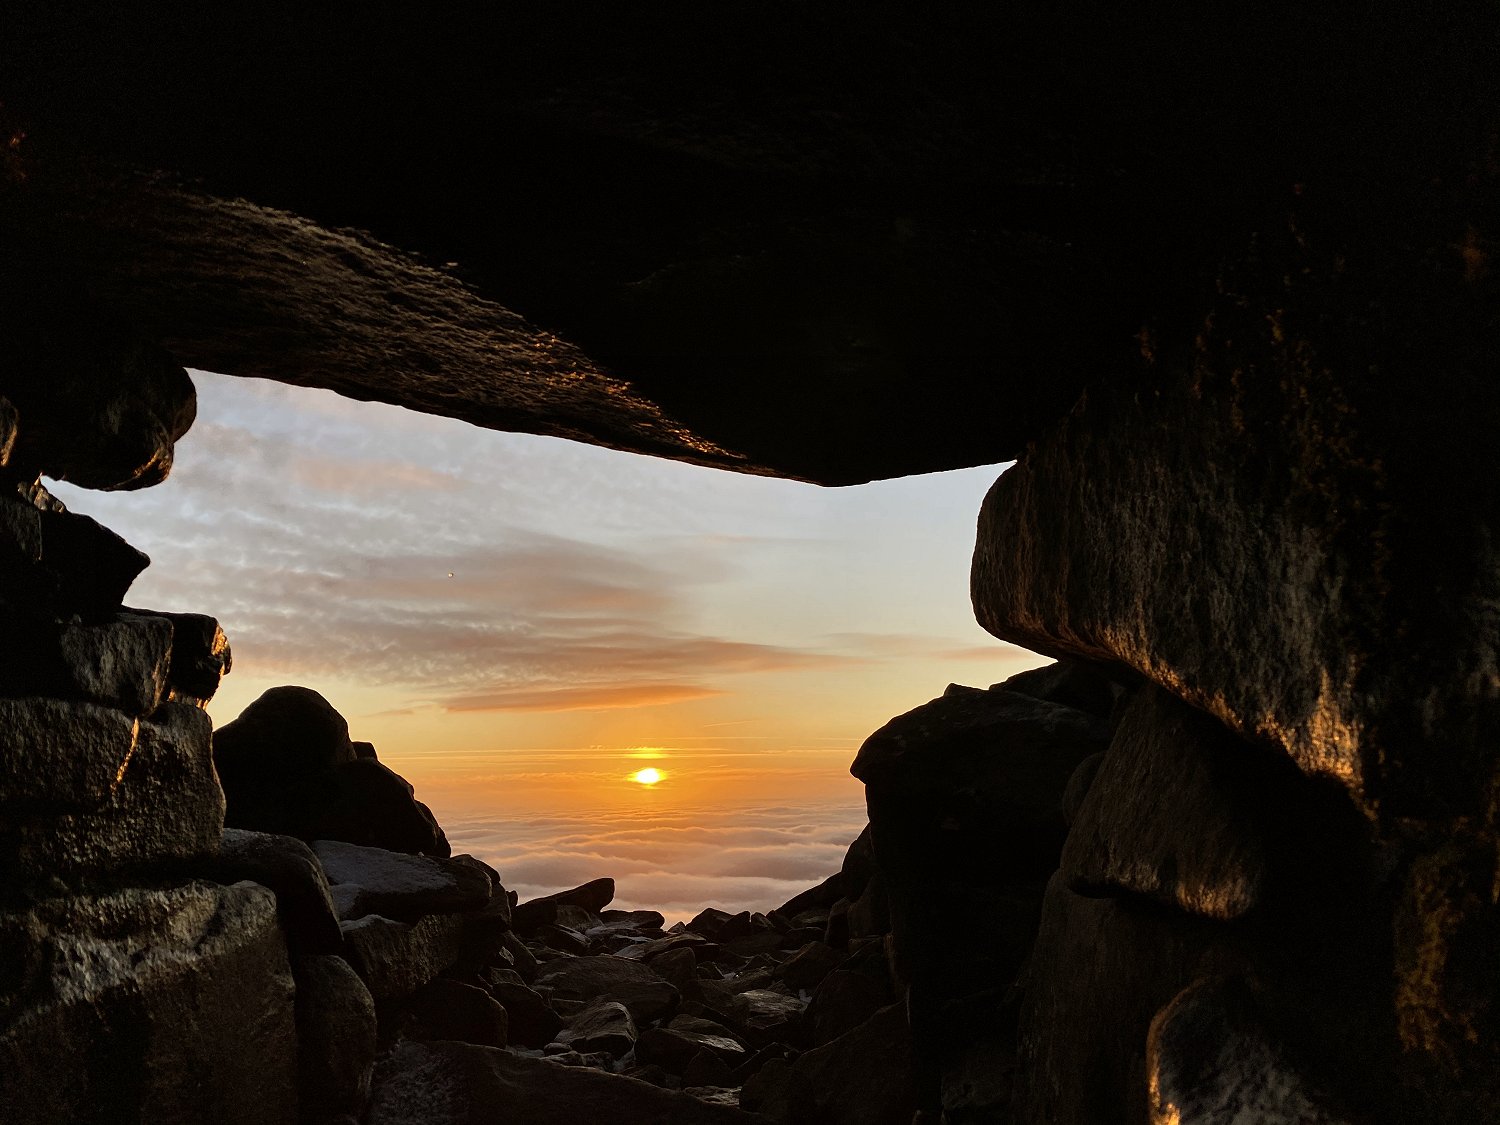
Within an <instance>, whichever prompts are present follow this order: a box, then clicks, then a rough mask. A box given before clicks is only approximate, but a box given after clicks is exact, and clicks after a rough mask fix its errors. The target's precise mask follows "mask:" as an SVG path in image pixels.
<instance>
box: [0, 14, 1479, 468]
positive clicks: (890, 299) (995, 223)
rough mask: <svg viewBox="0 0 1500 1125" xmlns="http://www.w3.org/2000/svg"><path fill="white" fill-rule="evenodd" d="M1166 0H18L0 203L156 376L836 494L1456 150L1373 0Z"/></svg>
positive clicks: (1043, 398)
mask: <svg viewBox="0 0 1500 1125" xmlns="http://www.w3.org/2000/svg"><path fill="white" fill-rule="evenodd" d="M1474 7H1475V14H1476V18H1478V15H1479V14H1480V13H1479V6H1477V5H1475V6H1474ZM1346 9H1348V10H1346ZM1161 15H1162V17H1163V18H1162V19H1161V20H1160V21H1147V20H1144V19H1135V18H1126V17H1124V16H1114V17H1111V18H1104V15H1103V13H1101V12H1098V11H1094V10H1093V6H1091V5H1087V4H1078V5H1071V6H1067V7H1065V8H1064V9H1062V10H1059V11H1046V12H1044V11H1042V10H1041V6H1039V5H1038V6H1031V5H1023V6H1009V7H1007V8H1006V9H1005V10H1003V11H1000V10H995V11H991V10H989V9H988V8H987V7H986V8H983V9H981V8H980V7H978V6H976V7H975V8H974V9H973V10H964V11H953V12H947V13H943V14H935V13H932V12H930V11H927V10H926V9H920V10H919V9H918V8H917V7H916V6H910V5H903V4H895V5H890V6H887V8H884V9H882V10H881V11H879V12H854V11H852V10H846V9H845V7H844V6H842V5H837V4H825V5H804V4H792V3H774V4H771V5H769V6H767V5H761V4H758V5H749V4H729V5H715V6H712V8H711V9H709V8H704V7H703V6H695V5H690V4H687V3H668V4H661V5H652V6H651V7H650V9H649V10H647V9H640V10H626V9H616V8H610V9H607V10H606V9H603V8H602V7H601V8H598V9H597V10H596V6H592V5H548V6H546V7H545V8H537V9H534V10H529V11H528V10H517V9H514V8H512V7H510V6H497V5H492V4H480V3H464V4H454V5H448V6H445V8H444V9H443V13H442V16H441V17H440V18H437V17H431V16H427V15H421V14H417V13H413V12H412V11H411V10H410V9H409V8H406V7H397V6H395V5H384V4H376V5H371V6H367V7H364V8H361V9H360V12H359V14H358V16H357V18H354V17H350V16H349V14H348V13H344V12H340V11H336V10H323V9H318V10H309V9H306V8H293V7H292V6H289V5H284V4H278V3H271V2H259V3H256V2H247V3H241V4H236V5H234V6H232V7H231V8H222V7H221V8H217V9H214V10H213V11H206V10H203V9H201V8H198V7H195V6H193V5H187V4H171V3H169V4H163V5H152V6H151V9H150V11H149V12H125V11H121V10H117V9H115V8H113V7H111V6H107V5H95V6H92V7H91V8H87V9H84V10H83V11H82V13H81V14H79V13H77V12H70V13H69V14H67V15H63V14H60V13H58V12H57V11H55V10H52V9H51V6H46V5H40V4H34V5H23V6H22V7H21V10H20V11H18V12H15V13H13V16H14V19H13V22H12V24H11V33H10V34H8V35H7V42H6V44H5V45H4V46H0V62H3V64H4V65H3V68H0V69H3V73H4V74H5V75H6V76H7V77H6V79H5V81H4V83H3V87H0V102H3V104H4V113H5V115H6V117H7V121H6V122H5V124H6V126H7V131H8V132H9V133H12V134H14V135H15V137H16V145H15V146H14V147H13V148H11V149H9V150H8V155H7V160H6V163H5V165H4V172H5V176H4V179H5V195H6V205H5V212H6V215H7V218H6V220H5V227H6V229H5V230H4V232H3V233H4V237H5V239H6V241H7V242H8V243H9V244H10V249H11V260H12V262H13V263H24V262H26V258H27V253H29V254H30V255H31V257H32V262H31V263H30V264H29V265H27V266H25V267H24V268H27V269H30V268H32V266H34V267H35V269H36V270H38V271H40V272H43V273H50V274H52V275H53V276H55V277H57V278H59V279H60V280H61V283H63V284H67V285H76V286H81V287H83V288H85V289H86V290H88V291H89V292H90V293H91V294H92V295H93V296H94V297H95V298H97V299H99V300H101V301H103V302H104V303H106V304H107V305H109V306H110V307H111V308H114V309H116V310H117V311H118V312H119V313H120V315H122V316H124V317H126V318H127V319H129V320H131V321H132V322H134V323H135V324H137V325H138V326H139V327H140V328H141V329H142V330H143V332H144V333H145V334H146V335H148V336H151V337H154V338H156V339H160V340H162V341H164V342H165V343H167V344H168V345H169V347H170V348H171V350H172V351H173V352H174V353H175V354H176V355H177V357H178V359H180V360H181V361H183V362H184V363H187V364H189V365H194V366H202V367H206V368H210V369H214V370H220V371H225V372H227V373H230V374H240V375H264V376H269V377H272V378H276V379H281V380H284V381H288V382H296V383H305V384H311V385H318V386H325V387H330V388H332V389H335V390H337V391H339V392H341V393H344V394H348V395H351V396H354V397H360V398H375V399H382V400H384V401H388V402H395V403H398V404H401V405H405V406H410V407H412V408H414V409H418V410H423V411H427V412H432V413H439V414H449V415H453V416H456V417H460V418H464V419H465V420H468V421H471V422H474V423H476V424H479V425H484V426H491V427H496V428H503V429H517V430H530V431H535V432H541V433H549V434H556V435H559V436H565V437H571V438H576V439H579V440H584V441H590V442H593V443H596V444H602V445H607V446H614V447H617V448H622V449H630V450H635V451H638V452H644V453H649V454H655V455H661V456H669V457H676V458H680V459H683V460H689V461H696V462H699V463H703V464H709V465H715V466H719V467H725V468H732V469H738V470H741V471H747V472H758V473H770V474H774V475H783V476H791V477H798V478H802V479H807V480H812V481H817V482H820V483H828V484H847V483H855V482H859V481H863V480H868V479H872V478H879V477H888V476H898V475H903V474H907V473H912V472H922V471H931V470H937V469H945V468H955V467H960V466H965V465H972V464H984V463H995V462H999V461H1002V460H1006V459H1010V458H1012V457H1014V456H1015V455H1016V454H1017V453H1018V452H1019V451H1020V449H1021V448H1022V446H1023V445H1024V444H1025V442H1026V441H1027V440H1029V439H1030V438H1031V437H1033V436H1034V435H1035V434H1036V433H1037V432H1038V431H1039V430H1040V428H1041V427H1043V426H1044V425H1045V424H1046V423H1047V422H1049V421H1051V420H1052V419H1054V418H1056V417H1057V416H1059V415H1061V414H1063V413H1065V412H1066V411H1067V410H1068V409H1069V407H1070V406H1071V405H1072V403H1073V402H1074V400H1075V399H1076V397H1077V394H1078V392H1079V391H1080V389H1081V388H1082V387H1083V386H1084V385H1085V384H1086V383H1087V382H1089V381H1090V380H1094V379H1099V378H1112V377H1117V376H1118V375H1120V374H1121V373H1128V372H1129V371H1131V370H1132V367H1133V364H1134V363H1135V362H1136V360H1135V358H1134V357H1135V353H1136V350H1137V345H1136V340H1135V336H1136V334H1137V333H1138V332H1139V331H1140V329H1141V327H1142V325H1143V324H1148V323H1150V322H1153V321H1154V322H1157V323H1158V324H1159V323H1160V322H1161V321H1163V320H1168V321H1170V320H1171V319H1172V313H1173V309H1174V307H1175V306H1176V305H1177V303H1179V302H1182V301H1184V299H1185V298H1187V296H1188V294H1193V295H1195V296H1196V295H1198V294H1199V293H1200V292H1201V289H1202V286H1203V285H1205V284H1209V285H1211V278H1212V274H1213V270H1214V268H1215V266H1216V265H1217V258H1218V256H1219V255H1221V254H1222V253H1224V252H1226V247H1236V248H1238V247H1239V246H1240V245H1242V241H1240V240H1241V239H1242V236H1243V234H1244V232H1245V231H1247V230H1253V229H1254V228H1255V227H1256V226H1257V225H1258V224H1260V223H1262V222H1263V221H1265V220H1266V219H1267V217H1268V216H1274V215H1275V214H1276V213H1277V212H1278V210H1281V211H1282V212H1284V210H1285V201H1286V198H1287V193H1288V192H1289V191H1290V190H1291V189H1292V185H1293V184H1294V182H1295V183H1301V182H1304V181H1308V182H1311V183H1313V184H1314V185H1323V186H1324V187H1325V188H1327V189H1329V190H1334V189H1338V190H1342V189H1343V188H1345V187H1348V186H1350V185H1355V186H1356V188H1357V191H1358V192H1362V193H1363V195H1364V196H1366V197H1368V196H1369V195H1370V194H1371V191H1372V189H1371V188H1370V187H1369V186H1364V187H1359V186H1358V185H1370V184H1375V185H1378V191H1379V192H1380V193H1382V194H1383V195H1386V196H1400V195H1401V194H1402V193H1403V192H1408V191H1410V190H1416V189H1417V188H1416V186H1414V185H1418V183H1419V181H1421V182H1426V180H1427V179H1430V178H1431V176H1430V175H1429V173H1435V174H1439V175H1442V174H1446V173H1447V172H1448V171H1451V170H1452V169H1450V168H1448V167H1447V165H1451V164H1452V163H1453V159H1452V157H1453V152H1454V151H1456V146H1452V145H1451V143H1450V142H1451V141H1452V137H1453V136H1454V133H1455V130H1461V129H1464V128H1467V127H1468V126H1469V125H1471V124H1472V121H1470V120H1469V119H1468V118H1467V117H1465V115H1464V114H1463V113H1458V114H1453V113H1448V112H1445V109H1444V107H1445V106H1446V107H1447V108H1448V109H1452V108H1454V107H1455V106H1456V107H1458V108H1459V109H1462V107H1463V105H1464V104H1465V98H1466V97H1468V96H1469V95H1472V94H1473V93H1474V92H1475V91H1476V90H1478V89H1479V88H1480V87H1481V86H1482V85H1483V84H1484V80H1483V79H1482V78H1478V77H1475V74H1476V68H1475V66H1474V61H1475V60H1476V59H1480V58H1482V56H1483V53H1484V50H1485V48H1484V46H1483V37H1481V36H1466V35H1459V34H1458V33H1457V32H1456V31H1452V30H1443V29H1441V28H1432V27H1427V26H1426V25H1422V26H1420V27H1419V26H1416V25H1414V24H1413V22H1412V21H1413V20H1414V19H1415V17H1414V16H1407V15H1405V14H1403V13H1401V12H1397V11H1395V10H1394V7H1393V9H1392V10H1391V11H1388V12H1384V11H1383V12H1376V13H1373V14H1371V13H1368V12H1363V11H1362V12H1361V13H1356V12H1354V11H1353V6H1352V5H1343V6H1339V5H1336V6H1334V7H1333V8H1332V9H1329V10H1327V11H1319V12H1318V13H1307V14H1302V15H1290V14H1287V13H1282V14H1281V17H1280V20H1279V21H1278V20H1273V19H1271V16H1273V15H1275V13H1273V12H1271V11H1270V10H1269V6H1268V5H1251V6H1250V7H1249V8H1247V9H1246V10H1244V11H1242V12H1237V13H1234V14H1225V13H1207V12H1198V11H1189V10H1187V9H1186V8H1185V7H1184V9H1183V10H1180V11H1178V10H1175V9H1174V10H1173V11H1169V12H1164V13H1161ZM1357 17H1358V18H1357ZM1403 51H1404V52H1405V54H1404V55H1403V54H1401V52H1403ZM1393 52H1396V54H1394V55H1393ZM1393 57H1394V58H1397V59H1403V58H1404V59H1405V60H1406V61H1407V62H1409V63H1410V64H1411V65H1410V66H1408V67H1406V68H1405V69H1401V68H1397V69H1396V70H1395V71H1394V72H1392V71H1390V70H1389V68H1385V69H1383V62H1382V60H1384V61H1385V62H1388V61H1390V60H1391V59H1392V58H1393ZM1330 60H1337V61H1338V66H1337V70H1336V74H1337V76H1338V77H1339V78H1340V79H1341V82H1339V83H1335V82H1332V81H1330V79H1329V71H1328V68H1327V66H1325V65H1324V64H1325V63H1328V62H1329V61H1330ZM1414 89H1419V90H1420V91H1421V97H1408V96H1407V95H1409V94H1411V93H1412V91H1413V90H1414ZM1403 99H1405V100H1404V101H1403ZM1469 100H1470V101H1472V100H1473V99H1472V98H1469ZM1377 128H1378V130H1380V131H1382V133H1383V139H1381V143H1380V144H1373V143H1371V141H1372V134H1373V133H1374V132H1375V131H1376V130H1377ZM23 134H24V136H23ZM1407 142H1410V146H1411V147H1410V148H1409V149H1408V151H1407V152H1406V153H1405V154H1403V159H1402V160H1397V159H1396V158H1395V157H1394V156H1393V155H1391V154H1392V152H1393V151H1394V150H1395V149H1396V148H1397V147H1398V146H1399V145H1400V144H1403V143H1407ZM1445 145H1449V148H1448V149H1445V148H1444V146H1445ZM1430 153H1437V154H1439V157H1440V159H1436V160H1434V161H1431V162H1429V164H1428V165H1427V166H1426V167H1423V168H1422V174H1421V175H1419V174H1417V172H1416V171H1415V170H1414V167H1415V166H1419V165H1420V159H1421V156H1422V155H1423V154H1430ZM1382 154H1384V155H1382ZM1407 164H1412V165H1413V166H1414V167H1413V168H1408V167H1406V165H1407ZM1372 169H1375V170H1376V171H1378V172H1379V173H1380V174H1379V175H1377V176H1374V177H1372V176H1370V175H1369V173H1370V172H1371V170H1372ZM1189 303H1191V302H1189Z"/></svg>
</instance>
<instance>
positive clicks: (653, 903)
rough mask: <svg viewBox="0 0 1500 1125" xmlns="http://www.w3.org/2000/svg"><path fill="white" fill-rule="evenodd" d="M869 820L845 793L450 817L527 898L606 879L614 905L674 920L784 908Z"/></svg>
mask: <svg viewBox="0 0 1500 1125" xmlns="http://www.w3.org/2000/svg"><path fill="white" fill-rule="evenodd" d="M864 824H865V810H864V808H863V807H861V806H860V805H859V804H858V803H852V802H848V801H823V802H815V803H788V804H778V805H765V806H759V805H755V804H748V803H747V804H744V805H739V806H729V807H725V806H717V807H678V808H672V809H667V810H663V809H660V808H646V809H643V808H641V807H640V806H639V805H635V806H623V805H622V806H619V807H614V808H609V807H602V808H599V809H596V810H585V811H580V812H573V813H568V814H557V815H534V816H522V817H512V816H506V815H503V814H497V813H495V812H487V811H483V810H473V811H470V812H468V813H461V814H459V815H457V816H454V815H451V814H450V815H449V816H448V817H447V818H445V827H446V829H447V832H448V836H449V839H450V841H451V842H452V844H453V847H454V850H455V851H458V852H469V853H471V854H473V855H476V856H478V857H479V858H481V859H483V860H484V861H485V862H487V863H489V864H490V865H492V866H493V867H495V868H496V870H498V871H499V872H500V874H501V877H502V878H503V879H504V880H505V885H506V887H507V888H509V889H510V890H514V891H516V892H517V893H518V894H519V895H520V897H521V898H522V899H523V900H525V899H527V898H534V897H536V896H538V895H544V894H549V893H551V892H553V891H558V890H563V889H566V888H568V887H573V886H577V885H578V884H580V883H584V882H587V881H588V880H590V879H596V878H599V877H602V876H609V877H611V878H613V879H614V880H615V887H616V893H615V902H614V906H615V907H617V908H619V909H624V910H636V909H640V910H659V911H661V912H662V914H663V915H665V916H666V918H667V921H668V923H669V924H670V923H671V922H674V921H685V920H687V919H689V918H691V917H692V916H693V915H695V914H697V913H698V911H700V910H702V909H703V908H704V907H706V906H716V907H719V908H720V909H723V910H730V911H739V910H761V911H765V910H770V909H771V908H773V907H776V906H779V905H781V904H782V903H783V902H785V901H786V900H787V899H789V898H791V897H792V896H793V895H795V894H797V893H798V892H799V891H802V890H804V889H806V888H807V887H810V886H813V885H815V884H817V883H820V882H822V881H823V880H824V879H825V878H827V877H828V876H829V875H831V874H833V873H834V872H835V871H837V870H838V869H839V867H840V865H841V864H842V863H843V860H844V853H845V852H846V851H847V850H848V847H849V844H850V843H851V842H852V841H853V840H854V838H855V837H856V836H858V835H859V833H860V831H861V830H862V829H863V827H864Z"/></svg>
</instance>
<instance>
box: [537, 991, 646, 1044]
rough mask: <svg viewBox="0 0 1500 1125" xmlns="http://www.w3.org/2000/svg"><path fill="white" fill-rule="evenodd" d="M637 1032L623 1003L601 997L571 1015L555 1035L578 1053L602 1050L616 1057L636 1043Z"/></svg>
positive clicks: (559, 1040) (557, 1039)
mask: <svg viewBox="0 0 1500 1125" xmlns="http://www.w3.org/2000/svg"><path fill="white" fill-rule="evenodd" d="M638 1035H639V1033H638V1032H637V1031H636V1026H635V1021H634V1020H633V1019H631V1018H630V1011H629V1010H628V1009H627V1008H626V1007H625V1005H624V1004H621V1003H619V1002H617V1001H614V1000H604V1001H601V1002H600V1003H598V1004H591V1005H589V1006H588V1007H587V1008H585V1009H584V1010H583V1011H581V1012H579V1013H578V1014H577V1015H575V1016H573V1018H572V1019H570V1020H569V1021H568V1026H567V1027H565V1028H563V1029H562V1030H561V1031H559V1032H558V1033H557V1035H556V1036H555V1038H556V1041H557V1042H559V1043H565V1044H566V1045H567V1046H568V1048H569V1049H570V1050H574V1051H577V1052H578V1053H579V1054H580V1055H587V1054H590V1053H592V1052H594V1051H603V1052H604V1053H605V1054H609V1055H613V1056H614V1057H615V1058H619V1057H620V1056H621V1055H623V1054H625V1053H626V1052H627V1051H629V1050H630V1049H631V1048H632V1047H634V1046H635V1045H636V1039H637V1038H638Z"/></svg>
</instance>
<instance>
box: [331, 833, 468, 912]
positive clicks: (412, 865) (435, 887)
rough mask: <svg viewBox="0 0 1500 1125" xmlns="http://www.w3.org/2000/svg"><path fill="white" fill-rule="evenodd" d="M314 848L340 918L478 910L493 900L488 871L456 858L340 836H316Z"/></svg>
mask: <svg viewBox="0 0 1500 1125" xmlns="http://www.w3.org/2000/svg"><path fill="white" fill-rule="evenodd" d="M312 850H313V853H314V854H315V855H316V856H317V857H318V862H319V863H321V864H322V865H323V871H324V873H325V874H327V876H328V881H329V883H330V884H332V886H333V888H334V891H333V893H334V899H335V901H336V902H337V903H338V904H339V917H340V918H344V919H348V918H358V917H362V916H363V915H365V914H381V915H384V916H385V917H387V918H416V917H419V916H421V915H423V914H447V913H453V912H456V911H463V910H478V909H479V908H481V907H483V906H484V905H485V904H486V903H488V902H489V900H490V879H489V876H488V875H487V874H485V872H484V871H483V870H482V869H479V868H476V867H470V866H468V865H466V864H463V863H456V862H454V861H453V860H448V859H438V858H435V857H431V856H420V855H408V854H406V853H404V852H392V851H386V850H385V849H384V848H367V847H362V846H360V845H359V844H347V843H345V842H343V841H342V840H314V841H313V842H312Z"/></svg>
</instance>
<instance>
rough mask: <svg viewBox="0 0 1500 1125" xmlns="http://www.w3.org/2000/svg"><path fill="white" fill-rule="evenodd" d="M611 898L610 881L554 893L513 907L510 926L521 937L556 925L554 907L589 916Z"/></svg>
mask: <svg viewBox="0 0 1500 1125" xmlns="http://www.w3.org/2000/svg"><path fill="white" fill-rule="evenodd" d="M614 897H615V881H614V880H613V879H594V880H592V881H590V882H587V883H584V884H583V885H582V886H579V887H574V888H572V889H571V890H566V891H558V892H557V893H556V894H551V895H544V896H543V897H541V898H534V899H530V900H528V901H527V902H521V903H517V904H516V907H515V909H514V910H512V911H511V924H512V925H513V926H514V927H515V928H516V929H517V930H519V931H520V932H521V933H527V932H529V931H531V930H533V929H535V928H536V927H538V926H544V925H549V924H551V923H554V922H556V921H557V920H558V914H557V908H558V907H561V906H577V907H581V908H582V909H584V910H587V911H588V912H589V913H591V914H598V913H600V912H601V911H602V910H603V909H604V908H605V907H606V906H608V905H609V904H610V902H611V901H612V900H613V899H614Z"/></svg>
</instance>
